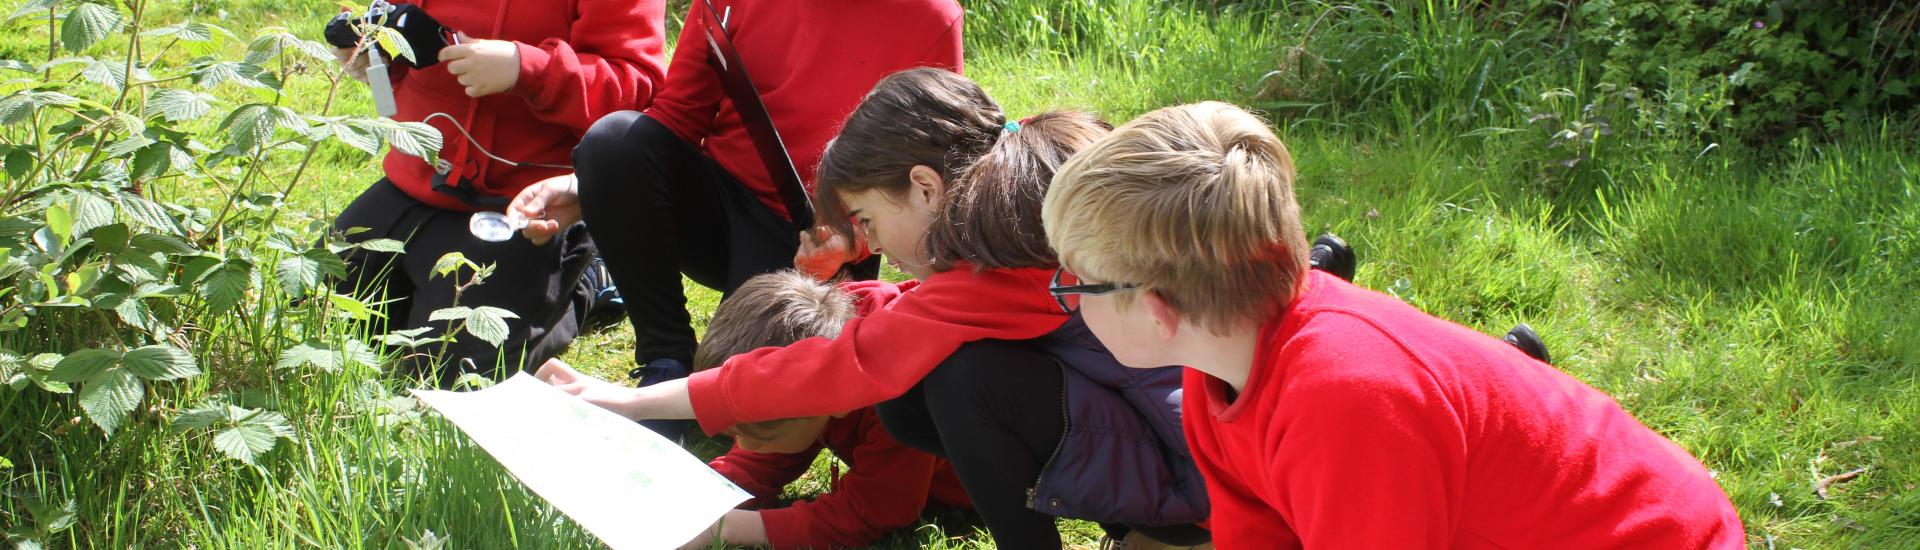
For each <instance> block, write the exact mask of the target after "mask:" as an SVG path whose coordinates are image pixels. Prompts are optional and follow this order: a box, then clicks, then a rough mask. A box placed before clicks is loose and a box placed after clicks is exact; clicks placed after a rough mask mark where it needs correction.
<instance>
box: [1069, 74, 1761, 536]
mask: <svg viewBox="0 0 1920 550" xmlns="http://www.w3.org/2000/svg"><path fill="white" fill-rule="evenodd" d="M1293 182H1294V167H1293V160H1292V158H1291V156H1289V154H1288V153H1287V149H1286V147H1285V146H1284V145H1283V144H1281V142H1280V140H1279V138H1278V137H1276V136H1274V134H1273V132H1272V131H1271V130H1269V129H1268V128H1267V126H1266V124H1265V123H1264V122H1262V121H1261V120H1260V119H1258V118H1257V117H1255V116H1253V115H1251V114H1249V113H1247V112H1246V111H1243V110H1241V109H1239V108H1237V107H1234V106H1231V105H1227V104H1222V103H1200V104H1193V105H1184V106H1179V107H1170V108H1166V109H1161V110H1159V111H1155V112H1153V113H1149V114H1147V115H1145V116H1142V117H1141V118H1139V119H1137V120H1135V121H1133V122H1131V123H1128V124H1127V125H1125V126H1122V127H1120V128H1119V129H1117V130H1115V131H1114V132H1113V133H1112V134H1111V135H1109V136H1108V137H1106V138H1105V139H1103V140H1101V141H1100V142H1099V143H1096V144H1094V145H1093V146H1091V147H1089V148H1087V149H1085V150H1083V151H1082V152H1080V153H1079V154H1078V155H1076V156H1075V157H1074V158H1073V159H1072V160H1071V161H1069V162H1068V163H1067V164H1066V165H1064V166H1062V167H1061V169H1060V170H1059V172H1058V174H1057V175H1056V177H1055V178H1054V182H1053V185H1052V187H1051V188H1050V189H1049V190H1048V192H1047V198H1046V203H1045V207H1044V208H1043V210H1042V217H1043V219H1044V223H1045V225H1046V230H1047V236H1048V239H1049V240H1050V241H1051V242H1052V244H1053V247H1054V249H1055V250H1057V251H1058V252H1059V254H1060V260H1061V265H1062V266H1063V271H1062V274H1061V276H1060V277H1058V278H1057V279H1056V282H1055V284H1054V287H1053V288H1052V292H1053V293H1054V295H1055V296H1056V297H1058V298H1059V299H1060V301H1061V305H1062V307H1067V308H1078V309H1079V310H1080V311H1081V314H1082V315H1083V316H1084V317H1085V319H1086V322H1087V325H1088V327H1089V328H1091V329H1092V330H1093V332H1094V333H1095V334H1096V335H1097V336H1099V338H1100V340H1101V341H1102V342H1104V343H1106V344H1107V346H1108V347H1109V348H1110V349H1111V350H1112V351H1113V353H1114V355H1115V356H1116V357H1118V358H1119V360H1120V361H1121V362H1122V363H1125V364H1127V365H1128V366H1134V367H1157V366H1161V365H1169V364H1179V365H1186V366H1187V367H1188V370H1187V372H1186V376H1185V379H1184V381H1183V387H1184V394H1185V403H1184V406H1185V412H1184V414H1183V424H1184V427H1185V429H1186V437H1187V440H1188V443H1189V445H1190V446H1191V448H1192V450H1193V454H1194V458H1195V459H1196V460H1197V461H1198V463H1199V466H1200V472H1201V474H1202V475H1203V476H1205V477H1206V482H1207V492H1208V495H1209V497H1210V498H1211V500H1212V503H1213V518H1212V527H1213V535H1214V541H1215V542H1216V543H1217V544H1218V546H1219V547H1220V548H1223V549H1234V548H1296V547H1313V548H1322V547H1357V548H1413V547H1459V548H1482V547H1486V548H1542V547H1553V548H1567V547H1640V548H1740V547H1742V546H1744V540H1743V533H1742V530H1741V525H1740V519H1739V518H1738V517H1737V516H1736V515H1735V513H1734V509H1733V506H1732V504H1731V503H1730V502H1728V500H1727V497H1726V494H1725V493H1724V492H1723V491H1722V490H1721V489H1720V487H1719V486H1718V485H1717V484H1715V483H1714V481H1713V479H1712V477H1711V476H1710V475H1709V474H1708V473H1707V470H1706V468H1705V467H1704V466H1702V465H1701V464H1700V462H1699V461H1698V460H1696V459H1694V458H1693V457H1692V456H1690V455H1688V454H1687V452H1686V451H1685V450H1682V449H1681V448H1680V447H1679V446H1677V445H1675V444H1673V442H1671V441H1668V440H1666V438H1663V437H1661V436H1660V435H1659V434H1656V433H1654V432H1653V431H1652V430H1649V429H1647V427H1646V426H1643V425H1641V424H1640V423H1639V422H1638V421H1636V420H1634V418H1633V417H1632V416H1630V415H1628V414H1627V412H1626V411H1625V410H1623V409H1621V408H1620V406H1619V405H1618V404H1617V403H1615V402H1614V401H1613V399H1611V398H1609V397H1608V396H1607V395H1605V394H1603V393H1601V392H1600V391H1598V390H1595V389H1593V388H1592V387H1589V386H1587V385H1586V384H1584V383H1582V382H1580V381H1579V380H1576V379H1574V378H1573V377H1571V376H1568V375H1566V374H1563V373H1561V372H1559V371H1556V370H1554V369H1553V368H1552V367H1551V366H1548V365H1546V364H1544V363H1541V362H1539V361H1536V360H1533V359H1531V358H1529V357H1527V356H1526V355H1525V354H1523V353H1522V352H1521V351H1519V350H1517V349H1515V348H1513V347H1511V346H1508V345H1505V344H1503V343H1501V342H1500V341H1499V340H1495V339H1493V338H1491V337H1488V336H1485V335H1482V334H1480V333H1478V332H1475V331H1473V330H1471V329H1468V328H1466V327H1462V326H1460V325H1457V324H1454V323H1451V322H1447V321H1445V320H1441V319H1438V318H1435V317H1433V316H1430V315H1427V314H1425V313H1422V312H1420V311H1418V310H1416V309H1414V308H1413V307H1411V306H1408V305H1407V304H1404V303H1401V302H1400V301H1398V300H1395V299H1393V298H1391V297H1388V296H1385V295H1382V294H1379V293H1376V292H1372V291H1368V290H1364V289H1361V288H1358V287H1355V286H1353V285H1351V284H1349V283H1347V282H1345V281H1342V280H1340V279H1338V278H1336V277H1333V276H1330V275H1327V274H1325V273H1321V272H1317V271H1310V270H1308V269H1307V250H1308V249H1307V242H1306V237H1305V233H1304V232H1303V230H1302V228H1301V224H1300V209H1299V205H1298V204H1297V203H1296V201H1295V200H1294V191H1293ZM1076 274H1077V275H1078V277H1075V276H1074V275H1076Z"/></svg>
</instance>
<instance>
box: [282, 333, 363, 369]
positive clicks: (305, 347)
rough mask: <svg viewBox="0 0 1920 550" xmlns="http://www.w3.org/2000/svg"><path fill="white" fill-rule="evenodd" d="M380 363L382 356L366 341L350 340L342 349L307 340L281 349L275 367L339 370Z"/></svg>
mask: <svg viewBox="0 0 1920 550" xmlns="http://www.w3.org/2000/svg"><path fill="white" fill-rule="evenodd" d="M379 363H380V356H379V355H377V354H375V353H373V350H372V349H370V348H368V347H367V344H366V343H365V342H361V341H359V340H348V341H347V342H346V343H345V344H344V345H343V346H342V347H341V348H340V349H334V348H332V347H328V346H327V345H325V344H321V343H319V342H314V341H307V342H302V343H299V344H296V345H294V346H292V347H289V348H287V349H284V350H281V351H280V357H279V360H278V361H276V362H275V363H274V368H279V369H297V368H300V367H305V366H308V365H312V366H313V367H314V368H317V369H321V370H324V371H327V372H339V371H340V369H342V368H345V367H347V366H352V365H358V366H363V367H374V366H379Z"/></svg>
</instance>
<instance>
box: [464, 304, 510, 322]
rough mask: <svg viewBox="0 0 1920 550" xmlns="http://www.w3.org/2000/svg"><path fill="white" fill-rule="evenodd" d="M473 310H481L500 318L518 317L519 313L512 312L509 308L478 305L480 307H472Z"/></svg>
mask: <svg viewBox="0 0 1920 550" xmlns="http://www.w3.org/2000/svg"><path fill="white" fill-rule="evenodd" d="M473 310H474V311H478V312H483V313H486V314H488V315H492V316H495V317H499V318H501V319H519V318H520V314H518V313H514V312H512V311H510V310H505V309H500V308H497V307H493V306H480V307H476V308H473Z"/></svg>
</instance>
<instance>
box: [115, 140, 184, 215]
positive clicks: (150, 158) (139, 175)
mask: <svg viewBox="0 0 1920 550" xmlns="http://www.w3.org/2000/svg"><path fill="white" fill-rule="evenodd" d="M171 168H173V145H172V144H170V143H166V142H156V143H151V144H148V145H147V146H146V147H141V148H140V150H139V151H138V152H135V153H134V154H133V172H132V173H130V174H128V175H129V176H132V177H133V179H137V180H147V179H153V178H157V177H160V176H164V175H167V170H169V169H171ZM121 205H122V206H125V203H121Z"/></svg>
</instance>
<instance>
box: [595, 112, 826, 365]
mask: <svg viewBox="0 0 1920 550" xmlns="http://www.w3.org/2000/svg"><path fill="white" fill-rule="evenodd" d="M573 163H574V166H575V169H576V170H577V171H578V174H579V177H580V213H581V215H582V217H583V218H584V219H585V220H586V222H587V227H588V228H589V230H590V231H591V232H592V233H593V240H594V244H595V245H597V246H598V247H599V249H600V254H601V257H603V258H605V259H606V261H607V269H608V271H610V272H611V273H612V275H613V281H614V284H615V285H617V286H618V287H619V289H620V295H621V297H622V298H624V299H625V301H626V306H627V319H629V320H630V321H631V322H632V323H633V335H634V340H636V342H635V346H634V350H633V355H634V361H635V362H637V363H639V364H641V365H645V364H646V362H647V361H650V360H653V359H658V358H673V359H678V360H680V361H682V362H685V363H687V364H691V363H692V362H693V348H694V343H695V342H694V335H693V326H692V317H691V316H690V315H688V313H687V298H686V293H685V290H684V289H683V288H682V287H681V283H680V275H681V274H682V273H684V274H686V276H687V278H689V279H692V280H693V281H694V282H696V283H699V284H700V285H702V286H706V287H708V288H713V289H717V290H720V291H721V292H722V293H724V294H731V293H732V292H733V290H734V289H736V288H739V287H740V284H741V283H744V282H746V280H747V279H749V278H752V277H753V276H754V275H759V274H762V273H767V272H770V271H774V270H777V269H781V268H788V267H792V266H793V253H794V251H795V250H796V249H797V248H798V247H799V244H800V241H799V230H798V229H795V228H794V227H793V224H792V223H791V222H788V221H787V220H786V219H785V218H782V217H781V216H780V215H779V214H776V213H774V212H773V211H772V210H770V209H768V208H767V207H766V205H764V204H761V203H760V201H759V200H758V199H756V198H755V197H754V194H753V193H752V192H750V191H748V190H747V188H746V187H744V186H742V185H741V184H740V183H739V181H737V180H735V179H734V177H733V175H731V174H728V173H727V171H726V169H724V168H721V167H720V165H719V163H716V162H714V161H713V159H711V158H708V157H707V156H706V155H704V154H702V153H701V152H700V151H699V150H698V149H697V148H695V147H694V146H693V145H692V144H690V143H687V142H686V141H684V140H681V139H680V137H679V136H678V135H675V134H674V133H673V131H671V130H668V129H667V127H666V126H664V125H662V124H660V123H659V122H658V121H655V120H653V119H652V118H649V117H646V116H644V115H641V114H640V113H637V112H633V111H622V112H618V113H613V114H610V115H607V116H606V117H604V118H601V119H600V121H599V122H597V123H594V125H593V128H592V129H591V130H588V131H587V135H586V136H585V137H584V138H582V139H581V140H580V146H579V147H576V148H575V149H574V150H573ZM723 299H724V297H723Z"/></svg>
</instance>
